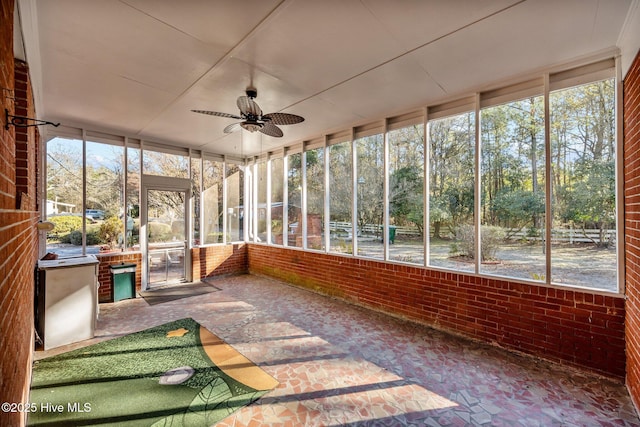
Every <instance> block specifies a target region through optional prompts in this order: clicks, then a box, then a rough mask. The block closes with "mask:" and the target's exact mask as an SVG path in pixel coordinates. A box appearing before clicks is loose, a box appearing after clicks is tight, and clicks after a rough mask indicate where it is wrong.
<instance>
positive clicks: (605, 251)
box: [550, 80, 618, 291]
mask: <svg viewBox="0 0 640 427" xmlns="http://www.w3.org/2000/svg"><path fill="white" fill-rule="evenodd" d="M614 89H615V85H614V80H605V81H601V82H597V83H592V84H588V85H584V86H578V87H575V88H571V89H566V90H562V91H558V92H553V93H551V95H550V104H551V107H550V108H551V112H550V114H551V118H552V119H551V161H552V171H553V178H552V183H553V188H554V191H553V196H554V197H553V213H554V215H553V232H552V240H551V242H552V248H551V273H552V275H551V279H552V281H553V282H555V283H563V284H569V285H578V286H585V287H589V288H599V289H607V290H612V291H616V290H617V289H618V287H617V281H616V242H615V234H616V231H615V230H616V194H615V96H614V92H615V90H614Z"/></svg>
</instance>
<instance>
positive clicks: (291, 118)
mask: <svg viewBox="0 0 640 427" xmlns="http://www.w3.org/2000/svg"><path fill="white" fill-rule="evenodd" d="M262 119H263V120H268V121H270V122H271V123H273V124H274V125H295V124H296V123H301V122H304V117H300V116H296V115H295V114H287V113H269V114H265V115H264V116H262Z"/></svg>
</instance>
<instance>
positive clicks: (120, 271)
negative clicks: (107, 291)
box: [109, 263, 136, 302]
mask: <svg viewBox="0 0 640 427" xmlns="http://www.w3.org/2000/svg"><path fill="white" fill-rule="evenodd" d="M109 268H110V270H111V299H112V300H113V302H116V301H121V300H123V299H129V298H135V297H136V265H135V264H125V263H121V264H112V265H110V266H109Z"/></svg>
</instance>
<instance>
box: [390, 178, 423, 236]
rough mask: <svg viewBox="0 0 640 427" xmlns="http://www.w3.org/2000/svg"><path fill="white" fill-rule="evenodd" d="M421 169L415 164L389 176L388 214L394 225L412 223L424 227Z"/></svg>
mask: <svg viewBox="0 0 640 427" xmlns="http://www.w3.org/2000/svg"><path fill="white" fill-rule="evenodd" d="M422 176H423V174H422V170H421V169H419V168H418V167H416V166H405V167H402V168H400V169H397V170H395V171H394V172H393V174H392V175H391V176H390V177H389V188H390V190H391V191H390V194H389V208H390V209H389V214H390V215H391V216H392V217H393V218H394V219H395V223H396V225H413V226H415V227H417V228H418V230H420V235H422V234H423V229H424V226H423V224H424V203H423V201H422V187H423V180H422Z"/></svg>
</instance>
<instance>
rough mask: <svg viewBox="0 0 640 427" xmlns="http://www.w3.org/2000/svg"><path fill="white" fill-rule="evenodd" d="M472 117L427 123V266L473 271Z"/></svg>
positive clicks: (473, 157)
mask: <svg viewBox="0 0 640 427" xmlns="http://www.w3.org/2000/svg"><path fill="white" fill-rule="evenodd" d="M474 116H475V114H474V113H465V114H460V115H457V116H452V117H446V118H443V119H438V120H433V121H430V122H429V155H430V158H429V231H430V233H429V265H431V266H437V267H445V268H453V269H456V270H462V271H474V270H475V264H474V255H473V233H474V224H473V210H474V182H475V175H474V170H475V151H476V150H475V120H474Z"/></svg>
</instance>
